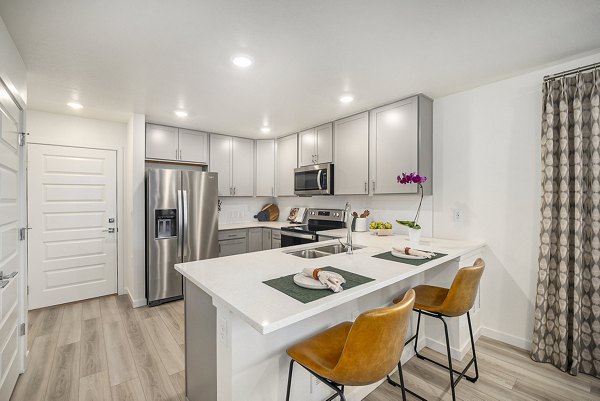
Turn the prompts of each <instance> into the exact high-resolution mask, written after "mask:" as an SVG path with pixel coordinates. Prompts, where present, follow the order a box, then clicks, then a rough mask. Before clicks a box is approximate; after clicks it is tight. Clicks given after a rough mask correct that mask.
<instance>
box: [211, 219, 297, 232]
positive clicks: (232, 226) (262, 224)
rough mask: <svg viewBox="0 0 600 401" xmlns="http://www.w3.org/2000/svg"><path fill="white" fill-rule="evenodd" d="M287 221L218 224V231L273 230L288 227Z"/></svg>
mask: <svg viewBox="0 0 600 401" xmlns="http://www.w3.org/2000/svg"><path fill="white" fill-rule="evenodd" d="M289 226H290V222H289V221H247V222H243V223H219V230H240V229H244V228H261V227H264V228H273V229H276V230H279V229H280V228H281V227H289Z"/></svg>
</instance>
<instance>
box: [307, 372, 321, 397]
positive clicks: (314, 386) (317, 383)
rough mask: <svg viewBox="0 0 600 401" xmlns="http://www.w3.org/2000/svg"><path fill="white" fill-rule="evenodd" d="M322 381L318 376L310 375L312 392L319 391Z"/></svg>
mask: <svg viewBox="0 0 600 401" xmlns="http://www.w3.org/2000/svg"><path fill="white" fill-rule="evenodd" d="M321 384H323V383H321V381H320V380H319V379H317V378H316V377H314V376H313V375H310V393H311V394H313V393H315V392H316V391H317V389H318V388H320V387H321Z"/></svg>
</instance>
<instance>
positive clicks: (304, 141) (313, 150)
mask: <svg viewBox="0 0 600 401" xmlns="http://www.w3.org/2000/svg"><path fill="white" fill-rule="evenodd" d="M298 144H299V148H298V165H299V166H300V167H303V166H310V165H311V164H316V163H317V159H316V155H317V146H316V136H315V129H314V128H311V129H307V130H306V131H302V132H300V133H299V134H298Z"/></svg>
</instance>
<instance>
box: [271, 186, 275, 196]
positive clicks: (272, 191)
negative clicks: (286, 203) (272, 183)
mask: <svg viewBox="0 0 600 401" xmlns="http://www.w3.org/2000/svg"><path fill="white" fill-rule="evenodd" d="M271 196H275V187H271Z"/></svg>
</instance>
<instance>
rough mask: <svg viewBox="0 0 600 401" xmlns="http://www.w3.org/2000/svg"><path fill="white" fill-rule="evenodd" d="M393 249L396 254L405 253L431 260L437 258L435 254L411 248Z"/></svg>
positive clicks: (398, 247) (395, 247) (393, 247)
mask: <svg viewBox="0 0 600 401" xmlns="http://www.w3.org/2000/svg"><path fill="white" fill-rule="evenodd" d="M392 249H393V250H394V252H398V253H403V254H405V255H410V256H421V257H424V258H427V259H431V258H433V257H434V256H435V253H433V252H426V251H419V250H417V249H413V248H411V247H409V246H392Z"/></svg>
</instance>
